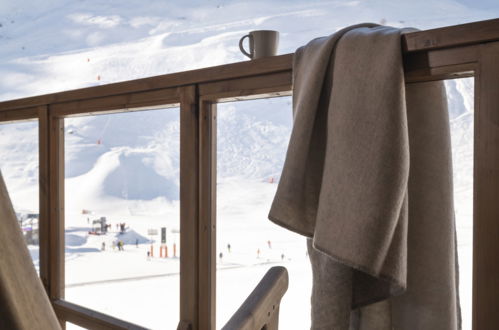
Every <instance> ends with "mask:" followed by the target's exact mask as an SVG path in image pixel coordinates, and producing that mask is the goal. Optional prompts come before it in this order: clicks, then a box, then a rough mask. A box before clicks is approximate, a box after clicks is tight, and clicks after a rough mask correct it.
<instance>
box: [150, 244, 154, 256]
mask: <svg viewBox="0 0 499 330" xmlns="http://www.w3.org/2000/svg"><path fill="white" fill-rule="evenodd" d="M151 257H154V248H153V246H152V244H151Z"/></svg>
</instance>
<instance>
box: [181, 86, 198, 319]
mask: <svg viewBox="0 0 499 330" xmlns="http://www.w3.org/2000/svg"><path fill="white" fill-rule="evenodd" d="M198 236H199V105H198V96H197V88H196V86H195V85H191V86H185V87H181V88H180V251H181V253H180V320H181V324H184V326H185V325H186V324H187V325H190V326H191V327H192V329H198V314H199V304H198V295H199V276H198V269H199V246H198Z"/></svg>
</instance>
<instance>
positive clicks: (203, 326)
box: [198, 102, 217, 330]
mask: <svg viewBox="0 0 499 330" xmlns="http://www.w3.org/2000/svg"><path fill="white" fill-rule="evenodd" d="M216 113H217V109H216V104H213V103H211V102H201V104H200V125H199V139H200V142H199V146H200V152H199V153H200V156H199V157H200V163H199V166H200V178H199V189H200V197H199V210H200V211H199V212H200V214H199V269H198V276H199V297H198V299H199V320H198V322H199V327H198V329H199V330H215V326H216V313H215V307H216V166H217V165H216V164H217V162H216V157H217V156H216V155H217V153H216Z"/></svg>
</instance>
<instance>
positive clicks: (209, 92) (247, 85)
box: [199, 71, 292, 102]
mask: <svg viewBox="0 0 499 330" xmlns="http://www.w3.org/2000/svg"><path fill="white" fill-rule="evenodd" d="M291 81H292V73H291V71H284V72H278V73H272V74H266V75H260V76H255V77H245V78H238V79H230V80H223V81H218V82H213V83H204V84H201V85H199V95H200V96H201V97H202V98H203V100H207V101H212V102H228V101H240V100H247V99H255V98H264V97H272V96H281V95H290V93H291V87H292V86H291Z"/></svg>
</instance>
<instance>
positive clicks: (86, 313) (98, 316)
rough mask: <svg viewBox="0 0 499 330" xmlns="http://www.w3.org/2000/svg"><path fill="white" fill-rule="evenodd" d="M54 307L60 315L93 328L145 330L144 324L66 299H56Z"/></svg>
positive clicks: (80, 324) (77, 323) (95, 329)
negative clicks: (131, 321) (125, 319)
mask: <svg viewBox="0 0 499 330" xmlns="http://www.w3.org/2000/svg"><path fill="white" fill-rule="evenodd" d="M53 305H54V308H55V310H56V312H57V314H58V315H60V316H61V317H63V318H64V319H66V320H67V321H68V322H71V323H74V324H76V325H79V326H81V327H85V328H88V329H92V330H125V329H129V330H145V329H147V328H144V327H142V326H139V325H136V324H133V323H130V322H126V321H123V320H120V319H117V318H115V317H112V316H109V315H106V314H103V313H100V312H98V311H94V310H91V309H89V308H85V307H82V306H79V305H75V304H72V303H70V302H68V301H65V300H55V301H54V302H53Z"/></svg>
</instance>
